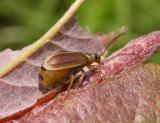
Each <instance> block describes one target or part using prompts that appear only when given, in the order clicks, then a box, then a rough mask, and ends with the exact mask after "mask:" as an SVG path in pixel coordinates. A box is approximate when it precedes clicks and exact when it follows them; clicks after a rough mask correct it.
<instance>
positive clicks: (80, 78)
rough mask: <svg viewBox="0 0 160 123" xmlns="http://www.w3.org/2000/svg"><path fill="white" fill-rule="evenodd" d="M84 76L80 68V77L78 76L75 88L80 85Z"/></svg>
mask: <svg viewBox="0 0 160 123" xmlns="http://www.w3.org/2000/svg"><path fill="white" fill-rule="evenodd" d="M84 77H85V71H84V70H82V71H81V75H80V77H79V79H78V82H77V84H76V88H78V87H80V85H81V82H82V81H83V79H84Z"/></svg>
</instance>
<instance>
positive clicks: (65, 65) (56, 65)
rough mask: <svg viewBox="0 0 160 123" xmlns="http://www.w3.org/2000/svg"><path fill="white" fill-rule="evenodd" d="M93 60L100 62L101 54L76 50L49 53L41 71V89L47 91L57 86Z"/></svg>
mask: <svg viewBox="0 0 160 123" xmlns="http://www.w3.org/2000/svg"><path fill="white" fill-rule="evenodd" d="M93 62H97V63H100V56H99V55H97V54H94V53H82V52H76V51H57V52H54V53H52V54H51V55H49V56H48V57H47V58H46V59H45V60H44V61H43V63H42V65H41V68H40V72H39V89H40V90H41V91H42V92H43V93H46V92H48V91H49V90H51V89H52V88H56V87H58V86H60V85H62V84H63V83H65V82H66V81H67V80H69V79H70V77H71V76H72V75H74V74H76V73H78V72H80V71H81V70H83V68H84V67H85V66H88V65H91V64H92V63H93Z"/></svg>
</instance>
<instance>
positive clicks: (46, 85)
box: [39, 69, 71, 92]
mask: <svg viewBox="0 0 160 123" xmlns="http://www.w3.org/2000/svg"><path fill="white" fill-rule="evenodd" d="M70 72H71V70H68V69H67V70H58V71H49V70H45V71H43V70H40V73H39V89H40V90H41V91H42V92H47V91H49V90H51V89H52V88H55V87H57V86H58V85H60V84H62V82H63V81H64V79H65V78H66V77H67V76H69V73H70Z"/></svg>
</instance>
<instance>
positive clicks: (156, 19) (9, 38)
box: [0, 0, 160, 63]
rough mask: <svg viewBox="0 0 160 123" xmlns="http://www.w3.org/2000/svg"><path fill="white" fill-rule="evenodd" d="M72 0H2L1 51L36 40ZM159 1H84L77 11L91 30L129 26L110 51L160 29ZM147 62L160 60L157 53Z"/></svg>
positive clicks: (82, 23)
mask: <svg viewBox="0 0 160 123" xmlns="http://www.w3.org/2000/svg"><path fill="white" fill-rule="evenodd" d="M72 2H73V0H1V3H0V50H3V49H5V48H8V47H9V48H12V49H19V48H22V47H24V46H26V45H28V44H30V43H32V42H34V41H36V40H37V39H39V38H40V37H41V36H42V35H43V34H44V33H45V32H46V31H47V30H48V29H49V28H50V27H51V26H52V25H53V24H54V23H55V22H56V21H57V20H58V19H59V18H60V17H61V16H62V15H63V13H64V12H65V10H67V8H68V7H69V5H70V4H71V3H72ZM159 12H160V0H130V1H129V0H112V1H111V0H86V2H85V3H84V4H83V6H81V8H80V10H79V11H78V14H77V18H78V21H79V22H80V24H81V25H82V26H84V27H85V28H87V29H88V30H90V31H91V32H93V33H96V32H105V33H108V32H111V31H114V30H117V29H119V28H120V27H121V26H128V27H129V33H128V34H127V35H126V36H123V37H122V38H121V39H120V40H119V42H118V43H116V45H115V46H114V47H113V48H112V49H111V50H110V53H111V52H113V51H115V50H117V49H119V48H121V47H122V46H124V45H125V44H126V43H127V42H128V41H130V40H131V39H133V38H136V37H138V36H140V35H142V34H145V33H149V32H152V31H155V30H159V28H160V15H159ZM149 62H154V63H160V54H157V55H155V56H154V57H153V58H152V59H150V60H149Z"/></svg>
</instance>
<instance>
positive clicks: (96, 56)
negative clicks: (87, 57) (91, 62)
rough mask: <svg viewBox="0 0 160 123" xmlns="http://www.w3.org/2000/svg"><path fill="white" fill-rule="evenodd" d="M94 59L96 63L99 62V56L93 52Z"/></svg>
mask: <svg viewBox="0 0 160 123" xmlns="http://www.w3.org/2000/svg"><path fill="white" fill-rule="evenodd" d="M95 60H96V62H97V63H100V56H99V55H97V54H95Z"/></svg>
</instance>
